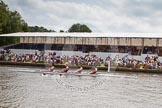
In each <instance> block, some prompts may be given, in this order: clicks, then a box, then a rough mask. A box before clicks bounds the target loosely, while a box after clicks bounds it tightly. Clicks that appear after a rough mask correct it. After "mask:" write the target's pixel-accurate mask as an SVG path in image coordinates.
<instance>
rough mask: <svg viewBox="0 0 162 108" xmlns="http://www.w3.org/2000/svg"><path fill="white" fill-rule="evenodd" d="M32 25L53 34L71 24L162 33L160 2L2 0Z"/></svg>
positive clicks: (156, 0)
mask: <svg viewBox="0 0 162 108" xmlns="http://www.w3.org/2000/svg"><path fill="white" fill-rule="evenodd" d="M4 2H5V3H6V4H8V6H9V8H10V10H12V11H14V10H17V11H18V12H19V13H20V14H21V15H22V17H23V19H24V20H25V21H26V22H27V23H28V24H29V25H31V26H35V25H38V26H44V27H46V28H48V29H53V30H56V31H59V30H65V31H67V30H68V28H70V27H71V25H72V24H74V23H81V24H86V25H88V26H89V27H90V28H91V29H92V31H93V32H119V33H121V32H122V33H123V32H140V33H141V32H145V33H146V32H149V33H150V32H151V33H154V32H161V31H162V0H4Z"/></svg>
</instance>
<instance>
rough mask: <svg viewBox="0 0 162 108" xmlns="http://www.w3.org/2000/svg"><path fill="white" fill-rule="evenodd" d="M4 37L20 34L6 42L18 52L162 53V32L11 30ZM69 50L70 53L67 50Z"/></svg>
mask: <svg viewBox="0 0 162 108" xmlns="http://www.w3.org/2000/svg"><path fill="white" fill-rule="evenodd" d="M0 36H1V37H20V43H18V44H15V45H10V46H4V49H10V50H12V51H15V52H17V53H20V49H21V51H22V50H24V51H25V52H29V51H30V52H34V51H42V50H45V51H55V52H56V53H59V54H61V55H65V54H67V55H74V54H78V55H84V54H87V53H92V54H94V55H97V56H99V57H103V58H106V57H107V56H115V55H116V54H118V55H119V56H121V57H122V56H125V55H129V56H130V57H133V58H136V59H142V60H143V59H144V58H145V57H146V55H154V56H159V57H161V56H162V33H52V32H49V33H44V32H43V33H42V32H40V33H38V32H37V33H29V32H27V33H11V34H1V35H0ZM67 52H68V53H67Z"/></svg>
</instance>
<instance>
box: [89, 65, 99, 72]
mask: <svg viewBox="0 0 162 108" xmlns="http://www.w3.org/2000/svg"><path fill="white" fill-rule="evenodd" d="M92 69H93V70H92V71H91V72H90V73H89V74H96V73H97V67H96V66H94V67H92Z"/></svg>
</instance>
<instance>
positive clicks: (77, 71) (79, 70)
mask: <svg viewBox="0 0 162 108" xmlns="http://www.w3.org/2000/svg"><path fill="white" fill-rule="evenodd" d="M82 70H83V67H82V66H81V65H80V68H79V69H77V70H76V71H75V72H76V73H81V72H82Z"/></svg>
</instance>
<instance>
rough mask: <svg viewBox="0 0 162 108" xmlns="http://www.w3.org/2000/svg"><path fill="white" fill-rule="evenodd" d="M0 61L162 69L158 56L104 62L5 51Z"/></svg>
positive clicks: (108, 58)
mask: <svg viewBox="0 0 162 108" xmlns="http://www.w3.org/2000/svg"><path fill="white" fill-rule="evenodd" d="M0 61H10V62H30V63H31V62H32V63H52V62H54V63H56V64H64V63H69V64H71V65H88V66H94V65H95V66H101V65H103V66H107V65H108V63H110V64H111V66H114V67H115V66H118V67H128V68H140V69H159V68H160V69H161V62H160V61H159V59H158V57H157V56H152V57H149V56H147V57H146V58H145V60H144V61H139V60H136V59H133V58H132V59H130V58H128V56H124V57H123V58H120V57H119V55H116V56H115V57H114V58H111V57H109V56H108V57H107V58H106V59H105V60H103V59H102V58H101V57H97V56H96V55H91V54H87V55H85V56H78V55H73V56H66V55H64V56H60V55H56V53H55V52H53V53H52V52H49V53H48V54H45V53H44V52H43V51H41V52H39V53H37V52H35V53H34V54H19V55H18V54H15V53H13V52H11V51H9V50H5V51H4V50H3V51H1V52H0Z"/></svg>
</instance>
